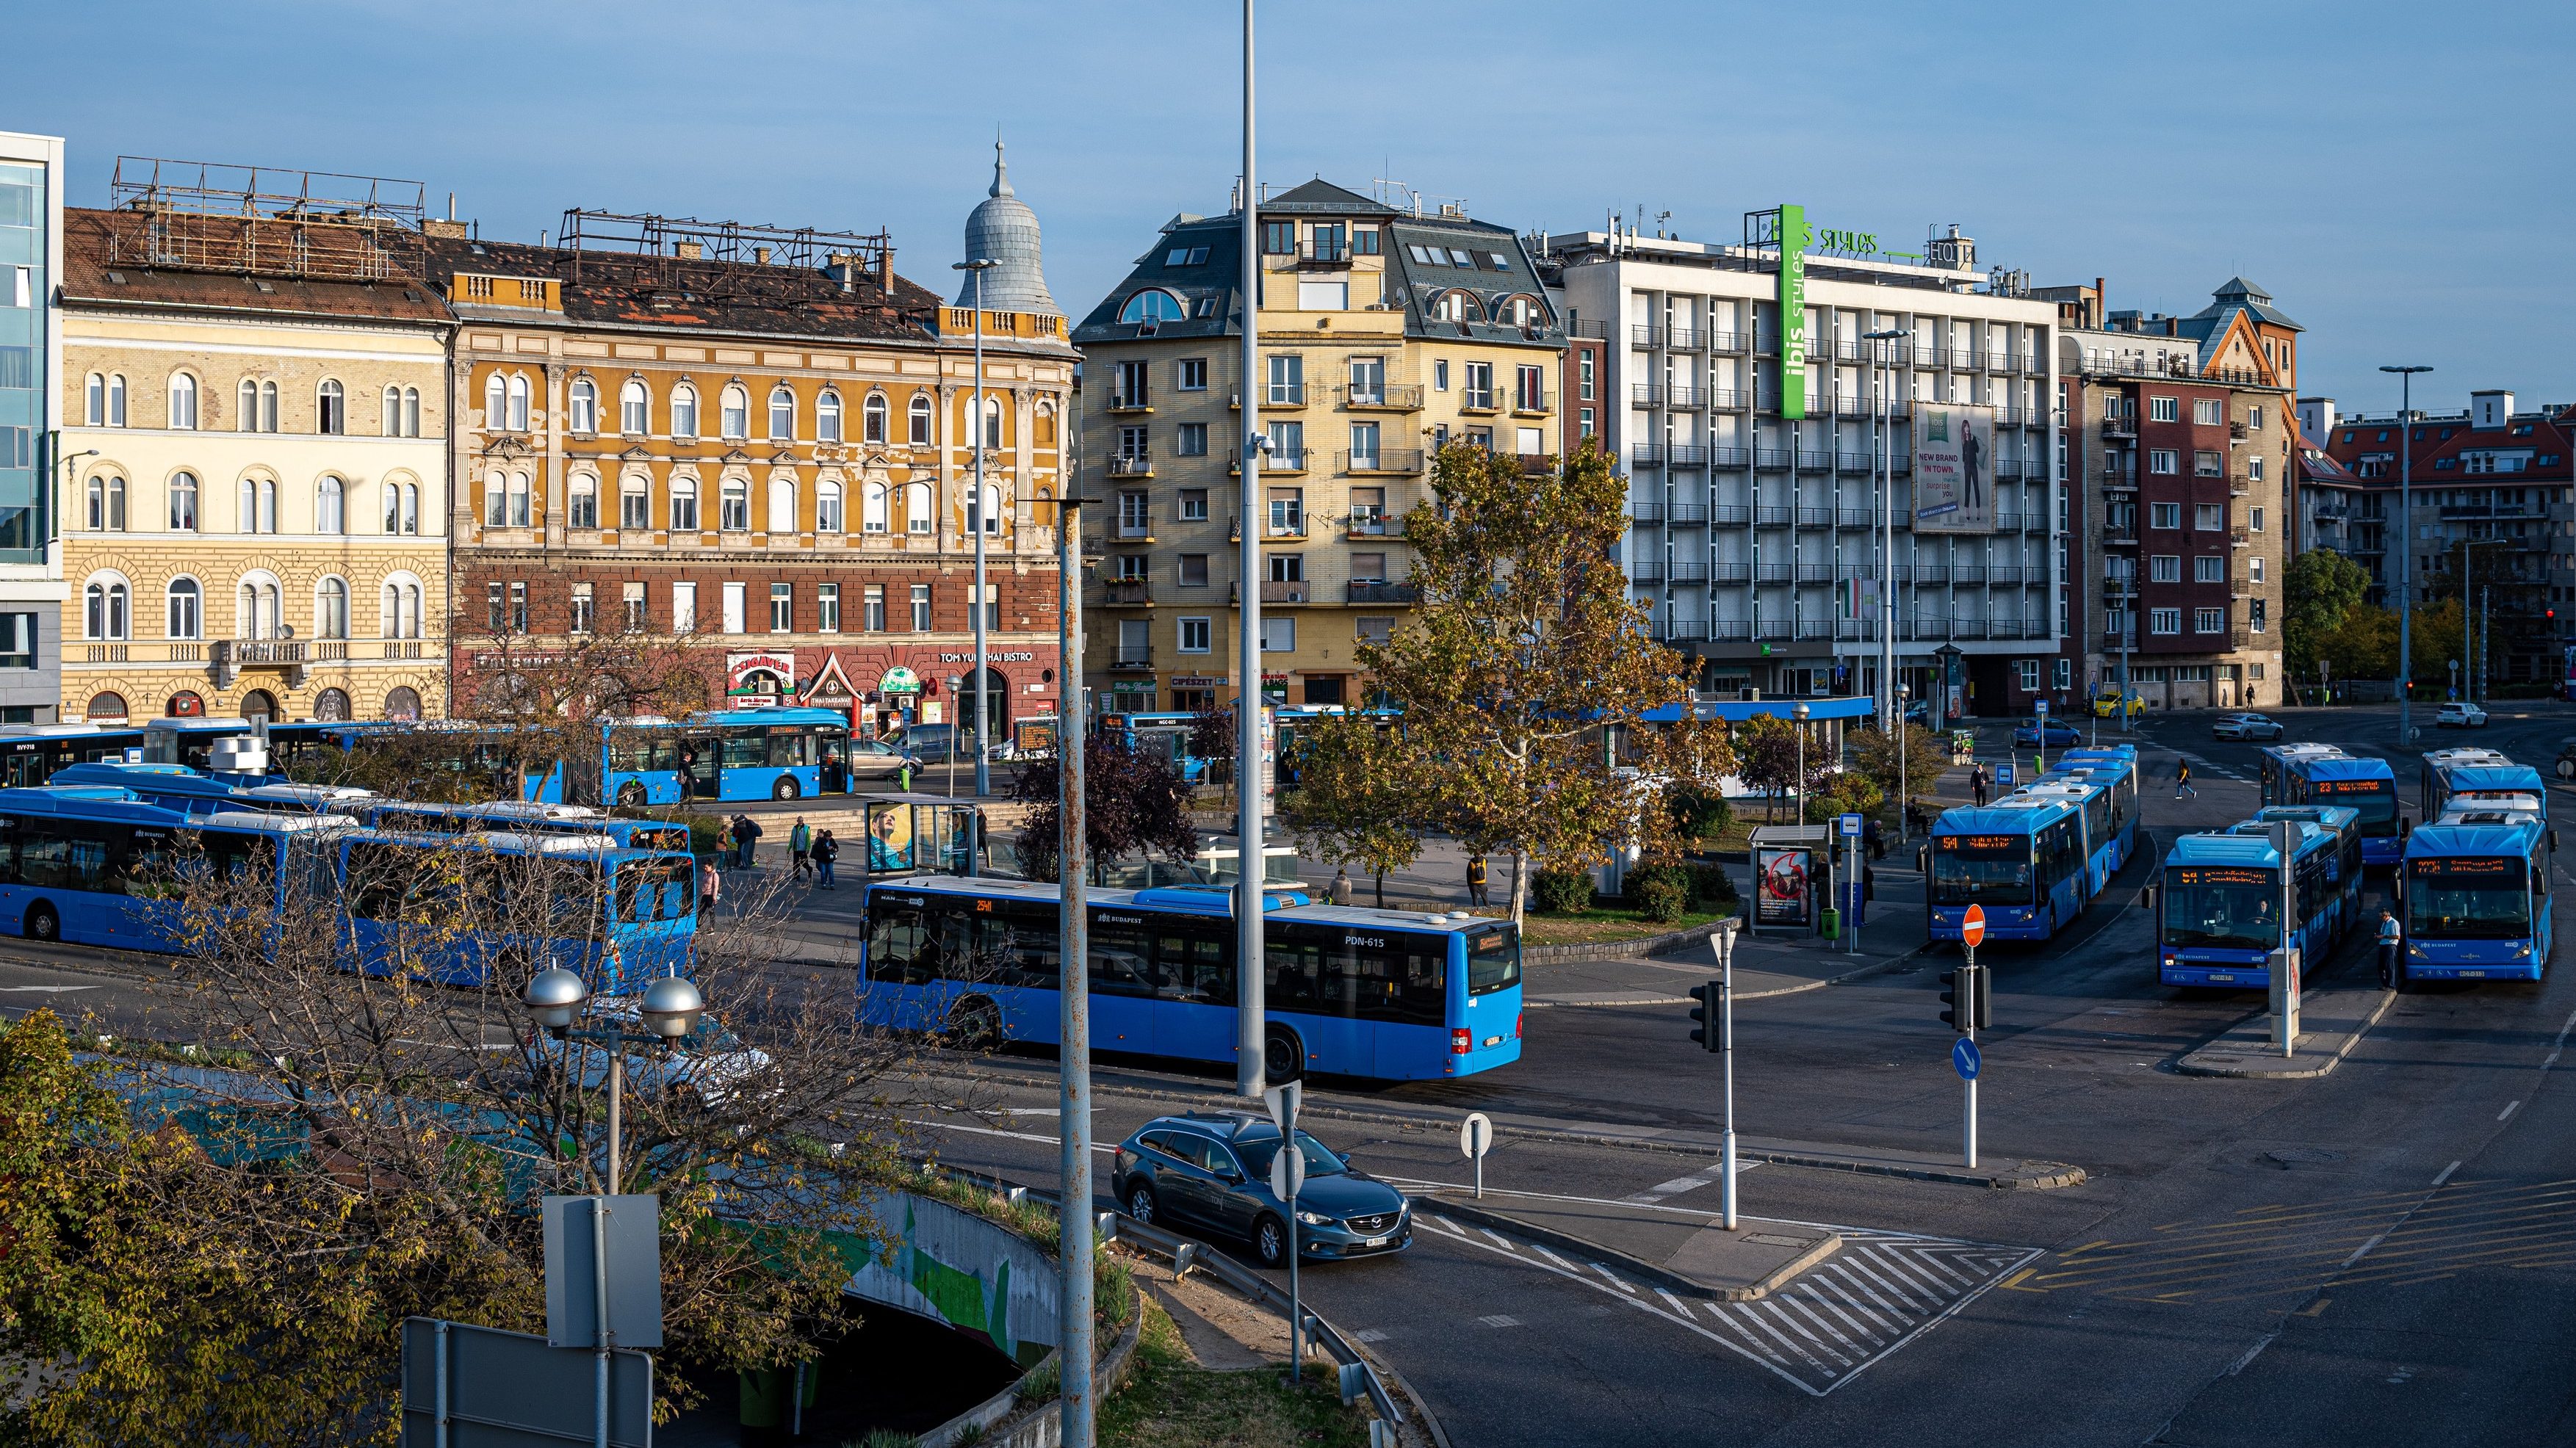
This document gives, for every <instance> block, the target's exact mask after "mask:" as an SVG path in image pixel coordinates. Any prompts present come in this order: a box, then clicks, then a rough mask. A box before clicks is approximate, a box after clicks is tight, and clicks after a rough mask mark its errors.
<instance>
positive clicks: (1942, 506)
mask: <svg viewBox="0 0 2576 1448" xmlns="http://www.w3.org/2000/svg"><path fill="white" fill-rule="evenodd" d="M1914 531H1915V532H1917V533H1992V532H1993V531H1995V414H1994V409H1992V408H1988V407H1957V406H1953V405H1950V404H1948V403H1917V404H1915V407H1914Z"/></svg>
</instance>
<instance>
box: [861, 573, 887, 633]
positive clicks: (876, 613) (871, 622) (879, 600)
mask: <svg viewBox="0 0 2576 1448" xmlns="http://www.w3.org/2000/svg"><path fill="white" fill-rule="evenodd" d="M885 626H886V625H885V585H884V584H882V583H868V584H862V585H860V587H859V627H860V628H863V629H865V630H867V631H868V632H869V633H884V632H885Z"/></svg>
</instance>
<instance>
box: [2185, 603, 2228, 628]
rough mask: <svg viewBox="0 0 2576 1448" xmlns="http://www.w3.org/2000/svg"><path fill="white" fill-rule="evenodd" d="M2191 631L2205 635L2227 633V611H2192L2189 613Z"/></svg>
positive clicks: (2204, 609) (2205, 609) (2209, 609)
mask: <svg viewBox="0 0 2576 1448" xmlns="http://www.w3.org/2000/svg"><path fill="white" fill-rule="evenodd" d="M2191 631H2192V632H2193V633H2205V634H2214V633H2225V632H2226V631H2227V610H2225V609H2223V608H2195V609H2193V610H2192V611H2191Z"/></svg>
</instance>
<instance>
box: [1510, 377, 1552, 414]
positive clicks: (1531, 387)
mask: <svg viewBox="0 0 2576 1448" xmlns="http://www.w3.org/2000/svg"><path fill="white" fill-rule="evenodd" d="M1512 406H1514V407H1516V408H1519V409H1520V410H1521V411H1523V412H1541V411H1544V410H1545V409H1546V407H1547V369H1546V368H1544V367H1518V368H1515V369H1513V374H1512Z"/></svg>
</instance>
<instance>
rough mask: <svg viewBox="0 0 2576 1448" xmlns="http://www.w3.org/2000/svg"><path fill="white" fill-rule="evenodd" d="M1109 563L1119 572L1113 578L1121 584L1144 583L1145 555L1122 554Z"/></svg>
mask: <svg viewBox="0 0 2576 1448" xmlns="http://www.w3.org/2000/svg"><path fill="white" fill-rule="evenodd" d="M1109 561H1110V562H1111V563H1112V564H1113V565H1115V566H1116V568H1117V572H1116V573H1114V574H1112V575H1111V576H1112V577H1114V578H1115V579H1117V581H1119V582H1120V583H1142V582H1144V581H1145V555H1144V554H1142V553H1121V554H1119V555H1118V556H1117V557H1116V558H1113V559H1111V560H1109Z"/></svg>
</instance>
